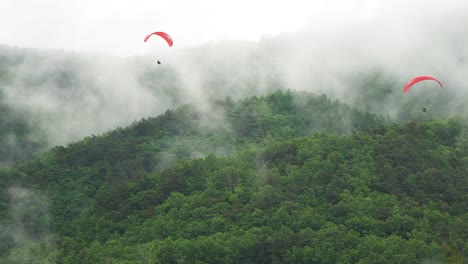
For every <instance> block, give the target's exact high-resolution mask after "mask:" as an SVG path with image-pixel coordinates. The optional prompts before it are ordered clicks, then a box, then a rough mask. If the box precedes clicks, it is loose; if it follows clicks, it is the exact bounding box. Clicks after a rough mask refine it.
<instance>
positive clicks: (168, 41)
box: [145, 31, 174, 47]
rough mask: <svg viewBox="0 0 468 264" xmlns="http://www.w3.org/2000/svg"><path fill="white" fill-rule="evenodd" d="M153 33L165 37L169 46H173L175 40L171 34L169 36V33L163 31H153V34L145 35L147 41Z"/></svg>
mask: <svg viewBox="0 0 468 264" xmlns="http://www.w3.org/2000/svg"><path fill="white" fill-rule="evenodd" d="M152 35H158V36H160V37H161V38H163V39H164V40H165V41H166V42H167V45H169V47H172V45H173V44H174V42H173V41H172V38H171V36H169V35H168V34H167V33H164V32H161V31H157V32H153V33H151V34H148V35H146V37H145V42H146V41H147V40H148V39H149V37H151V36H152Z"/></svg>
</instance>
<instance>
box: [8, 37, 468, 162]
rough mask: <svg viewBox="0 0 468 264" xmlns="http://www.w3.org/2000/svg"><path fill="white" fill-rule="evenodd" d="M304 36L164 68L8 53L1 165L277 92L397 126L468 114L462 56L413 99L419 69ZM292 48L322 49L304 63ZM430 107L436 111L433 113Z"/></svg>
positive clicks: (138, 60)
mask: <svg viewBox="0 0 468 264" xmlns="http://www.w3.org/2000/svg"><path fill="white" fill-rule="evenodd" d="M296 37H297V36H295V35H291V36H278V37H272V38H265V39H262V40H261V41H260V42H258V43H250V42H249V43H245V42H236V41H224V42H219V43H212V44H209V45H205V46H201V47H196V48H190V49H184V50H181V51H180V52H174V53H171V54H167V55H166V58H165V61H164V62H163V64H161V65H158V64H156V63H155V57H153V55H147V56H140V57H129V58H119V57H112V56H103V55H97V54H80V53H73V52H67V51H59V50H33V49H21V48H14V47H8V46H0V110H1V111H2V117H0V130H1V131H0V135H3V136H2V137H0V146H1V149H0V164H2V165H3V166H10V165H12V164H18V163H21V162H24V161H27V160H30V159H31V158H32V157H36V156H37V154H38V153H41V152H42V151H43V150H44V149H47V148H50V147H53V146H56V145H66V144H68V143H70V142H75V141H78V140H80V139H81V138H83V137H86V136H89V135H91V134H102V133H104V132H106V131H109V130H112V129H114V128H116V127H126V126H128V125H130V124H131V123H132V122H134V121H135V120H140V119H141V118H150V117H154V116H158V115H160V114H162V113H164V112H165V111H166V110H168V109H175V108H177V107H179V106H181V105H184V104H187V103H191V104H197V105H199V107H206V106H204V105H209V102H210V101H213V100H219V99H222V98H226V97H230V98H231V99H233V100H240V99H245V98H249V97H252V96H263V95H266V94H269V93H272V92H274V91H277V90H282V91H287V90H297V91H307V92H311V93H314V94H324V95H326V96H327V97H328V98H329V99H330V100H340V101H341V102H344V103H346V104H348V105H350V106H353V107H356V108H357V109H359V110H362V111H365V112H369V113H373V114H377V115H381V116H384V117H385V118H387V119H391V120H393V121H395V122H408V121H411V120H428V119H433V118H450V117H454V116H460V115H461V116H467V115H468V114H467V113H468V104H466V101H467V100H468V98H467V95H468V94H467V93H466V92H464V91H465V90H466V89H464V88H463V87H464V86H463V85H464V83H465V82H464V79H463V78H464V77H463V78H461V76H462V75H463V74H459V73H462V72H465V71H464V69H466V62H465V60H461V59H460V56H461V55H460V54H458V53H459V52H460V51H453V52H454V54H452V55H450V56H448V55H447V59H448V60H449V61H450V62H451V61H452V60H453V63H452V62H451V64H450V65H451V67H454V68H453V70H449V68H448V67H442V66H440V67H441V68H444V69H447V70H446V71H445V73H441V74H440V75H441V76H439V77H440V78H441V79H442V81H443V83H444V85H445V87H444V89H440V88H438V87H432V86H431V85H430V84H423V85H421V87H417V88H418V89H414V90H412V91H411V93H410V94H403V93H402V87H403V85H404V84H405V82H406V81H408V78H410V77H412V74H413V73H412V71H410V70H409V69H408V67H409V68H411V67H410V66H409V65H406V64H396V65H386V64H384V63H383V62H381V61H380V60H382V59H384V58H385V56H383V55H382V56H383V58H381V57H380V55H381V54H380V53H378V54H374V55H376V56H377V55H378V56H377V57H376V58H375V59H376V61H373V60H370V58H367V59H368V61H367V60H364V61H362V62H360V61H357V59H356V58H355V57H354V56H353V55H352V54H348V53H347V52H345V53H344V54H343V50H342V49H340V50H339V52H338V51H334V52H333V56H332V55H331V54H328V53H324V52H323V51H320V50H317V47H316V45H315V44H316V43H315V42H314V41H315V39H314V38H312V39H309V37H308V36H299V37H301V39H302V41H292V39H294V38H296ZM289 40H291V41H289ZM323 41H332V40H326V38H325V39H323ZM444 41H449V40H444ZM332 42H333V41H332ZM308 43H310V44H311V45H308ZM292 44H294V45H293V47H296V46H297V47H302V45H304V46H306V47H307V50H308V49H309V47H315V48H314V49H312V50H310V51H309V50H308V51H307V52H305V53H304V54H303V53H301V54H300V56H299V55H298V54H296V49H293V48H291V47H290V46H289V45H292ZM332 47H333V46H332ZM297 50H302V49H297ZM335 52H337V53H335ZM327 54H328V55H327ZM463 54H464V53H463ZM324 56H326V58H324ZM327 56H331V57H327ZM402 57H404V56H402ZM420 59H421V58H420ZM321 61H323V63H322V62H321ZM349 63H351V65H352V66H353V67H350V66H349V65H348V64H349ZM352 63H357V64H356V65H354V64H352ZM420 63H421V64H422V65H424V66H427V67H430V66H431V65H433V63H423V62H422V61H421V62H420ZM335 64H336V65H335ZM452 64H453V65H452ZM346 65H348V67H346ZM400 67H403V68H402V69H401V70H397V69H400ZM403 69H405V70H403ZM411 69H412V68H411ZM416 69H417V68H415V70H416ZM450 69H452V68H450ZM428 73H429V72H428ZM434 88H436V89H434ZM422 107H427V112H426V113H423V112H422V111H421V109H422ZM18 126H21V127H22V128H21V132H18V129H19V128H18ZM17 133H21V134H17ZM6 153H16V154H14V155H9V154H6Z"/></svg>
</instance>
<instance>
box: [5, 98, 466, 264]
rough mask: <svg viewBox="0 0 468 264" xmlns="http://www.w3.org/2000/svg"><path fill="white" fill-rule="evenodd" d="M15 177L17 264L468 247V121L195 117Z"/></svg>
mask: <svg viewBox="0 0 468 264" xmlns="http://www.w3.org/2000/svg"><path fill="white" fill-rule="evenodd" d="M0 173H1V177H0V179H1V181H0V187H1V194H2V195H1V203H0V206H1V207H0V208H1V225H0V227H1V228H2V232H1V233H2V237H1V239H2V243H1V244H2V247H1V248H0V254H1V255H2V258H3V259H4V260H5V261H7V262H8V261H10V262H15V261H16V262H27V261H29V260H32V259H41V260H43V261H47V260H49V261H51V262H55V261H57V262H61V263H76V262H85V263H100V262H101V263H102V262H106V261H108V262H115V263H135V262H145V261H150V262H151V261H152V262H156V263H177V262H181V261H188V262H190V263H196V262H197V261H198V262H197V263H271V262H280V263H337V262H347V263H357V262H366V263H383V262H398V261H400V262H408V263H415V262H424V261H429V262H430V261H433V262H434V261H442V260H443V259H444V258H445V259H446V261H448V260H452V261H457V260H458V261H460V260H461V259H462V258H463V257H464V256H466V252H467V246H468V245H467V244H466V241H467V237H466V234H467V233H468V232H466V230H467V228H468V227H467V226H466V223H467V222H468V221H467V220H468V219H467V217H468V215H467V214H466V212H467V211H468V210H467V208H468V205H467V204H466V193H468V183H467V177H466V175H468V174H467V173H468V150H467V148H466V120H463V119H461V118H454V119H448V120H429V121H423V122H410V123H406V124H399V125H394V124H390V123H387V122H386V121H385V120H383V119H382V118H380V117H378V116H376V115H373V114H369V113H365V112H362V111H359V110H356V109H355V108H352V107H349V106H346V105H343V104H341V103H340V102H338V101H332V100H330V99H328V98H327V97H326V96H323V95H322V96H316V95H313V94H308V93H302V92H280V91H278V92H275V93H272V94H268V95H266V96H262V97H252V98H249V99H245V100H241V101H233V100H231V99H229V98H227V99H225V100H223V101H216V102H213V104H212V107H211V108H201V109H200V108H198V107H196V106H194V105H186V106H183V107H180V108H178V109H175V110H170V111H167V112H166V113H164V114H163V115H160V116H158V117H155V118H148V119H144V120H141V121H139V122H135V123H134V124H132V125H131V126H129V127H127V128H119V129H116V130H113V131H109V132H107V133H105V134H103V135H100V136H91V137H88V138H85V139H84V140H81V141H78V142H75V143H72V144H69V145H68V146H66V147H56V148H54V149H52V150H51V151H49V152H47V153H45V154H44V155H42V156H41V157H40V158H39V159H37V160H34V161H31V162H28V163H25V164H23V165H21V166H17V167H16V168H14V169H11V170H1V171H0ZM444 250H445V252H446V253H445V255H444Z"/></svg>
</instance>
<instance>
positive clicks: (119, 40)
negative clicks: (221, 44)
mask: <svg viewBox="0 0 468 264" xmlns="http://www.w3.org/2000/svg"><path fill="white" fill-rule="evenodd" d="M467 5H468V1H466V0H444V1H442V0H391V1H385V0H311V1H305V0H288V1H284V0H229V1H227V0H197V1H192V0H113V1H96V0H67V1H64V0H40V1H39V0H2V1H1V3H0V12H1V15H0V32H1V33H0V44H7V45H11V46H19V47H36V48H53V49H65V50H72V51H83V52H99V53H101V52H105V53H112V54H118V55H122V56H127V55H133V54H141V53H146V52H154V51H155V50H156V49H165V46H164V43H163V42H162V41H161V42H158V41H157V40H154V41H153V43H150V44H148V43H143V41H142V40H143V37H144V36H145V35H146V34H147V33H149V32H153V31H166V32H168V33H169V34H171V35H172V37H173V39H174V47H173V48H174V49H178V48H184V47H190V46H196V45H200V44H204V43H207V42H213V41H218V40H221V39H236V40H249V41H257V40H259V39H261V38H262V37H263V36H268V35H276V34H279V33H282V32H293V31H298V30H302V29H304V28H308V27H313V28H321V27H324V28H326V27H329V26H333V25H336V24H341V25H342V24H352V23H356V22H359V21H362V20H372V19H380V18H384V17H393V18H395V19H396V20H400V21H401V20H402V21H407V23H411V19H412V17H414V16H421V15H423V16H424V15H426V16H430V15H431V14H432V13H436V12H446V11H447V10H450V9H452V10H454V9H458V8H460V7H462V6H465V7H466V6H467ZM145 44H147V45H145ZM158 52H160V51H159V50H158Z"/></svg>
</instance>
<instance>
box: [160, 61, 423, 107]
mask: <svg viewBox="0 0 468 264" xmlns="http://www.w3.org/2000/svg"><path fill="white" fill-rule="evenodd" d="M158 64H161V62H160V61H159V60H158ZM424 112H425V111H424Z"/></svg>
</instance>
